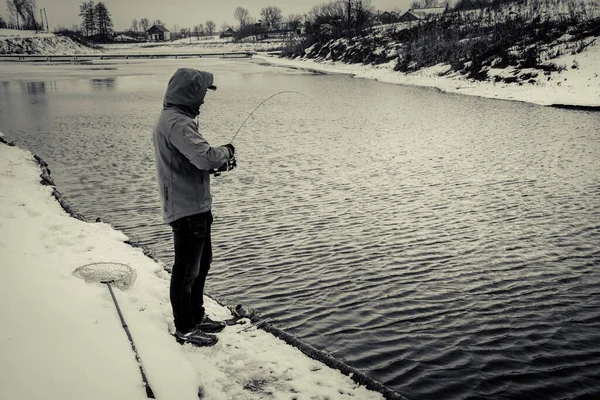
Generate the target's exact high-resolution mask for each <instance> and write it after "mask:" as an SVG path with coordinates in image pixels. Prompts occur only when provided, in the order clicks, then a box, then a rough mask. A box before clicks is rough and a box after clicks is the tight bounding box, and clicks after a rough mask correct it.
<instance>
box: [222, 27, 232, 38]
mask: <svg viewBox="0 0 600 400" xmlns="http://www.w3.org/2000/svg"><path fill="white" fill-rule="evenodd" d="M234 35H235V31H234V30H233V29H232V28H229V29H227V30H226V31H225V32H222V33H221V37H233V36H234Z"/></svg>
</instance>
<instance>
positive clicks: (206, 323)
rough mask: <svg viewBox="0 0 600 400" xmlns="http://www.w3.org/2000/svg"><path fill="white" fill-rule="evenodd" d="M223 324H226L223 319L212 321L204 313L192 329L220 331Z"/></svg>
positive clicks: (223, 326) (223, 327)
mask: <svg viewBox="0 0 600 400" xmlns="http://www.w3.org/2000/svg"><path fill="white" fill-rule="evenodd" d="M225 325H227V324H226V323H225V321H213V320H212V319H210V318H209V317H207V316H206V315H205V316H204V317H202V321H201V322H200V323H199V324H198V325H196V327H195V328H194V330H196V331H200V332H221V331H222V330H223V329H225Z"/></svg>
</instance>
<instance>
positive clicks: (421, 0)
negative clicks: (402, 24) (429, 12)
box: [410, 0, 440, 10]
mask: <svg viewBox="0 0 600 400" xmlns="http://www.w3.org/2000/svg"><path fill="white" fill-rule="evenodd" d="M439 6H440V2H439V0H415V1H413V2H412V3H410V8H411V9H417V10H418V9H420V8H432V7H439Z"/></svg>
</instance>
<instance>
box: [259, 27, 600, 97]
mask: <svg viewBox="0 0 600 400" xmlns="http://www.w3.org/2000/svg"><path fill="white" fill-rule="evenodd" d="M598 39H599V40H597V43H598V44H596V45H595V46H590V47H589V49H588V50H587V51H586V52H584V53H582V54H578V55H565V56H562V57H561V58H560V59H556V60H555V62H557V63H562V64H565V65H569V66H572V65H577V66H578V67H577V68H576V69H575V68H569V69H567V70H565V71H562V72H560V73H558V72H552V73H551V74H550V75H549V76H548V77H547V79H546V80H545V81H544V82H541V83H538V84H517V83H496V82H490V81H475V80H471V79H465V78H464V77H462V76H460V75H458V74H456V73H451V74H447V72H448V71H449V67H448V66H445V65H437V66H435V67H432V68H425V69H421V70H419V71H416V72H414V73H410V74H404V73H401V72H397V71H394V66H395V62H391V63H388V64H381V65H377V66H370V65H362V64H345V63H342V62H339V61H315V60H311V59H288V58H280V57H274V56H270V55H267V54H259V55H256V56H255V58H260V59H262V60H263V61H264V62H268V63H270V64H272V65H278V66H287V67H294V68H307V69H312V70H316V71H322V72H326V73H341V74H350V75H353V76H354V77H356V78H364V79H375V80H378V81H380V82H385V83H392V84H400V85H413V86H423V87H431V88H436V89H439V90H442V91H444V92H449V93H460V94H465V95H470V96H479V97H486V98H493V99H501V100H516V101H522V102H527V103H534V104H540V105H545V106H549V105H566V106H584V107H590V108H599V109H600V38H598ZM526 72H527V71H525V70H523V71H522V73H526ZM494 73H495V74H497V75H502V74H507V75H509V74H512V71H511V67H509V68H506V69H502V70H501V69H498V70H496V71H494Z"/></svg>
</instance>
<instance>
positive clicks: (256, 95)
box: [0, 59, 600, 399]
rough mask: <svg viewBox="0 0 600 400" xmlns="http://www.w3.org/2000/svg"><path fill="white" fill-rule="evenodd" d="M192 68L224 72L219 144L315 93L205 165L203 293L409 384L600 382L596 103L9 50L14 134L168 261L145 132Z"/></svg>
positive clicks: (93, 208)
mask: <svg viewBox="0 0 600 400" xmlns="http://www.w3.org/2000/svg"><path fill="white" fill-rule="evenodd" d="M182 66H186V67H192V68H198V69H203V70H208V71H211V72H213V73H214V74H215V84H216V85H217V86H218V88H219V89H218V90H217V91H216V92H214V93H209V94H208V95H207V98H206V103H205V104H204V105H203V107H202V111H201V115H200V126H201V131H202V132H203V134H204V135H205V136H206V138H207V139H208V140H209V142H211V143H212V144H213V145H220V144H225V143H228V142H229V141H230V140H231V138H232V137H233V135H234V134H235V132H236V131H237V130H238V129H239V128H240V126H241V124H242V122H243V121H244V120H245V119H246V117H247V116H248V114H249V113H251V112H252V111H253V110H254V108H255V107H256V106H257V105H258V104H260V102H262V101H263V100H265V99H266V98H267V97H269V96H271V95H273V94H275V93H279V92H281V91H289V92H294V91H295V92H299V93H301V94H302V95H300V94H298V93H281V94H279V95H277V96H275V97H273V98H272V99H270V100H268V101H267V102H265V103H264V104H263V105H262V106H261V107H260V108H259V109H258V110H256V112H255V113H254V115H253V117H252V118H250V119H248V121H247V122H246V124H245V125H244V126H243V127H242V129H241V130H240V131H239V134H238V136H237V138H236V139H235V142H234V143H235V145H236V149H237V160H238V168H237V169H236V170H234V171H232V172H230V173H224V174H223V175H222V176H220V177H218V178H214V179H213V181H212V186H213V195H214V205H213V207H214V208H213V213H214V215H215V225H214V231H213V232H214V235H213V243H214V252H215V254H214V257H215V259H214V262H213V265H212V269H211V276H210V277H209V280H208V283H207V290H208V291H209V292H211V293H215V294H218V295H219V296H220V297H222V298H225V299H227V300H228V301H230V302H231V303H237V302H241V303H244V304H246V305H250V306H253V307H255V308H257V309H258V310H259V311H260V312H261V313H262V314H263V316H264V317H267V318H269V319H270V322H272V323H273V324H274V325H275V326H277V327H279V328H282V329H285V330H286V331H288V332H289V333H292V334H294V335H296V336H298V337H299V338H300V339H302V340H304V341H305V342H308V343H310V344H312V345H314V346H316V347H319V348H322V349H325V350H326V351H327V352H329V353H331V354H333V355H334V356H335V357H337V358H340V359H344V360H345V361H346V362H347V363H348V364H349V365H351V366H353V367H355V368H357V369H360V370H361V371H364V372H365V373H367V374H368V375H370V376H372V377H374V378H376V379H378V380H380V381H381V382H383V383H384V384H386V385H387V386H389V387H391V388H393V389H395V390H396V391H398V392H400V393H401V394H403V395H405V396H406V397H407V398H409V399H442V398H443V399H475V398H490V399H497V398H511V399H567V398H586V397H587V398H593V397H595V396H600V296H599V293H600V246H599V245H600V135H599V127H600V113H593V112H585V111H575V110H560V109H552V108H545V107H541V106H536V105H531V104H525V103H518V102H508V101H499V100H490V99H483V98H476V97H466V96H461V95H456V94H445V93H441V92H439V91H437V90H432V89H425V88H417V87H409V86H399V85H389V84H383V83H379V82H376V81H370V80H361V79H353V78H351V77H349V76H344V75H325V74H317V73H314V72H310V71H305V70H301V69H290V68H280V67H273V66H269V65H267V64H265V63H264V62H262V63H261V62H259V61H256V60H215V59H211V60H207V59H187V60H186V59H183V60H182V59H178V60H156V61H151V60H147V61H135V62H130V63H126V62H112V63H111V62H103V63H94V64H85V65H45V64H40V65H29V64H0V131H2V132H4V133H5V135H6V139H7V140H9V141H13V140H14V141H16V144H17V145H19V146H21V147H23V148H26V149H28V150H30V151H32V152H33V153H36V154H38V155H40V156H41V157H42V158H44V159H45V160H46V161H47V162H48V163H49V165H50V169H51V170H52V176H53V177H54V179H55V181H56V183H57V186H58V189H59V190H60V191H61V193H63V195H64V196H65V197H66V198H67V200H68V201H69V202H70V203H72V204H73V205H74V206H75V207H76V208H77V209H78V210H79V211H80V212H82V213H83V214H85V215H86V216H87V217H88V218H89V219H92V220H93V219H95V218H97V217H100V218H102V219H103V220H104V221H107V222H109V223H111V224H112V225H113V226H114V227H116V228H117V229H120V230H122V231H124V232H125V233H126V234H127V235H128V236H129V237H131V238H132V239H136V240H139V241H140V242H141V243H142V244H143V245H145V246H147V247H149V248H150V249H152V250H153V251H154V252H155V253H156V255H157V256H158V257H159V258H160V259H161V260H162V261H164V263H165V264H167V265H169V264H170V263H171V262H172V250H171V246H172V238H171V232H170V229H169V228H168V227H167V226H165V225H163V224H162V223H161V220H160V218H161V217H160V205H159V202H158V194H157V187H156V178H155V168H154V154H153V146H152V130H153V127H154V124H155V122H156V120H157V118H158V115H159V113H160V109H161V106H162V98H163V95H164V90H165V88H166V84H167V81H168V79H169V78H170V76H171V75H172V73H173V72H174V71H175V69H176V68H178V67H182ZM307 97H308V98H307ZM111 261H114V260H111Z"/></svg>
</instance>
